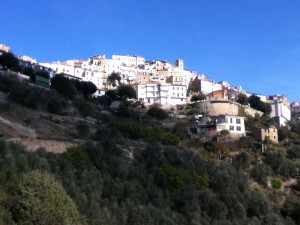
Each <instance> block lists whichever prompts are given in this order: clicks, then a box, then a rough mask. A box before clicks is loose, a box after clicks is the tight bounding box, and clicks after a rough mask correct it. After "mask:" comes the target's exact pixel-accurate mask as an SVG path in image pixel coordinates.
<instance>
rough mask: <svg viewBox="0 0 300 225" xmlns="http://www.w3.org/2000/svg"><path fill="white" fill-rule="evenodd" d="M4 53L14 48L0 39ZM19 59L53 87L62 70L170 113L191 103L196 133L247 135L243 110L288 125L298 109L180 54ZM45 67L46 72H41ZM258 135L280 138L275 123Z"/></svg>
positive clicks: (99, 89) (102, 91)
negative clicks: (209, 73) (203, 69)
mask: <svg viewBox="0 0 300 225" xmlns="http://www.w3.org/2000/svg"><path fill="white" fill-rule="evenodd" d="M0 53H1V54H3V53H11V48H10V47H8V46H6V45H5V44H0ZM17 59H18V63H19V67H20V69H19V74H20V75H22V74H23V73H25V72H24V71H27V70H28V68H30V69H32V70H33V71H40V72H42V73H35V75H34V76H35V77H34V82H35V83H36V84H38V85H41V86H43V87H50V85H51V79H52V78H54V77H55V76H56V75H61V76H64V77H66V78H68V79H72V80H76V81H84V82H91V83H93V84H94V85H95V87H96V91H95V92H94V93H93V94H92V96H93V97H94V98H101V97H103V96H105V95H106V92H107V91H111V90H116V89H117V88H118V87H119V86H122V85H130V86H131V87H133V88H134V91H135V97H134V98H133V99H132V101H138V103H139V104H142V105H143V106H144V107H151V106H153V105H156V106H159V107H161V108H162V109H164V110H168V111H169V112H170V113H171V114H172V113H174V112H175V111H176V110H175V109H178V107H179V108H182V107H184V106H186V105H188V104H192V105H193V107H194V112H192V113H191V112H190V113H189V115H190V116H192V118H193V119H194V122H193V123H191V124H192V125H190V126H189V134H190V135H191V136H194V137H203V136H206V137H207V136H208V137H212V136H214V135H215V134H218V133H220V132H221V131H222V130H228V131H229V132H230V136H231V137H233V138H234V139H236V138H239V137H242V136H246V129H245V115H250V116H253V117H254V116H255V115H260V116H261V115H263V114H264V113H266V114H268V115H269V116H270V117H271V118H273V119H274V120H275V121H276V123H277V125H278V126H279V127H282V126H285V125H287V123H288V122H289V121H290V120H291V115H292V113H293V114H294V115H296V116H299V115H300V105H299V103H298V102H293V103H290V102H289V101H288V99H287V98H286V97H285V96H283V95H270V96H263V95H260V94H254V93H249V92H247V91H245V90H243V89H242V87H236V86H232V85H230V84H229V83H228V82H226V81H220V82H216V81H214V80H212V79H210V78H207V77H206V76H204V75H203V74H198V73H197V72H195V71H191V70H187V69H185V67H184V61H183V60H182V59H178V60H176V61H175V63H174V64H172V63H170V62H168V61H166V60H150V61H147V60H146V59H145V58H144V57H142V56H129V55H112V57H111V59H109V58H106V56H105V55H95V56H91V57H89V58H87V59H81V60H79V59H72V60H71V59H70V60H67V61H64V62H59V61H57V62H37V61H36V60H35V59H33V58H32V57H29V56H24V55H17ZM43 72H44V76H41V75H39V74H43ZM45 74H46V76H45ZM23 78H24V76H23ZM25 78H26V76H25ZM27 78H28V77H27ZM249 100H250V101H252V103H251V102H249ZM250 103H251V104H250ZM115 104H117V105H118V103H115ZM115 104H113V105H115ZM177 111H178V110H177ZM175 114H176V113H175ZM175 116H176V115H175ZM266 128H267V129H270V130H266ZM262 130H264V132H262ZM261 133H263V134H261ZM256 136H258V140H259V141H264V140H265V138H266V137H268V138H270V139H271V141H273V142H274V143H278V133H277V129H276V128H275V126H273V127H261V130H259V131H258V134H257V135H256Z"/></svg>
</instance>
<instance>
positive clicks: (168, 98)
mask: <svg viewBox="0 0 300 225" xmlns="http://www.w3.org/2000/svg"><path fill="white" fill-rule="evenodd" d="M136 89H137V99H138V100H139V101H141V102H143V103H144V104H145V105H151V104H153V103H158V104H161V105H165V104H166V105H180V104H186V100H187V98H186V86H185V85H171V84H160V83H158V82H152V83H148V84H145V85H142V84H140V85H137V88H136Z"/></svg>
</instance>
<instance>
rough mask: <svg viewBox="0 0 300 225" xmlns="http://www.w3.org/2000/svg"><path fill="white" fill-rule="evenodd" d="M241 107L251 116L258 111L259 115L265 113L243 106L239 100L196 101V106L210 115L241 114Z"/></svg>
mask: <svg viewBox="0 0 300 225" xmlns="http://www.w3.org/2000/svg"><path fill="white" fill-rule="evenodd" d="M241 107H242V108H244V110H245V112H246V113H247V114H248V115H251V116H255V114H256V113H258V114H259V115H262V114H263V113H262V112H260V111H257V110H255V109H252V108H251V107H248V106H243V105H241V104H239V103H237V102H233V101H229V100H215V101H202V102H196V103H195V108H197V109H198V110H199V112H200V113H205V114H206V115H209V116H218V115H221V114H227V115H232V116H234V115H236V116H237V115H239V108H241Z"/></svg>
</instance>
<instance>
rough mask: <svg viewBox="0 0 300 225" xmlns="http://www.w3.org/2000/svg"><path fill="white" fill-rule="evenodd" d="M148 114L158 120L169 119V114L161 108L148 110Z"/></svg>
mask: <svg viewBox="0 0 300 225" xmlns="http://www.w3.org/2000/svg"><path fill="white" fill-rule="evenodd" d="M147 114H148V115H149V116H153V117H155V118H157V119H166V118H167V117H168V113H167V112H166V111H164V110H163V109H162V108H159V107H151V108H150V109H148V111H147Z"/></svg>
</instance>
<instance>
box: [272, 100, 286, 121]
mask: <svg viewBox="0 0 300 225" xmlns="http://www.w3.org/2000/svg"><path fill="white" fill-rule="evenodd" d="M270 104H271V108H272V111H271V113H270V117H274V118H275V120H276V122H277V123H278V124H279V126H285V125H286V124H287V122H289V121H290V120H291V109H290V107H289V106H287V105H286V104H284V103H283V102H278V101H276V100H275V101H274V102H273V103H270Z"/></svg>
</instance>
